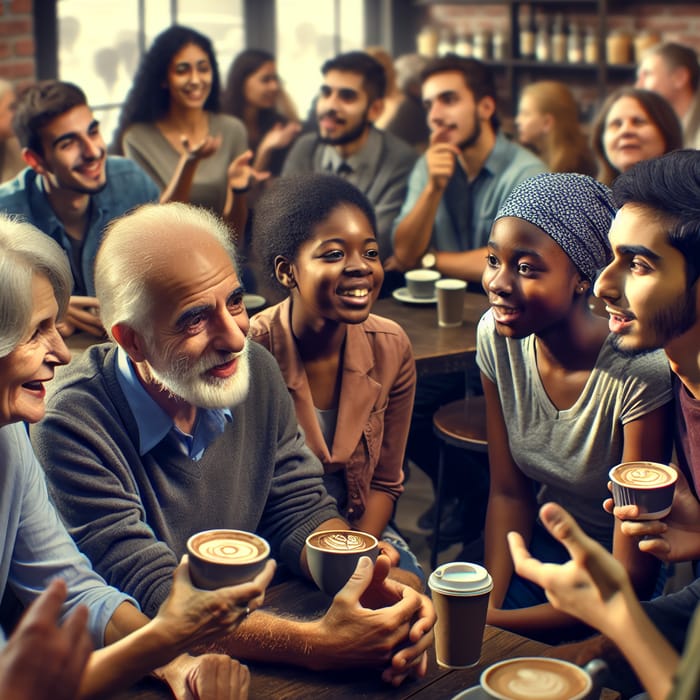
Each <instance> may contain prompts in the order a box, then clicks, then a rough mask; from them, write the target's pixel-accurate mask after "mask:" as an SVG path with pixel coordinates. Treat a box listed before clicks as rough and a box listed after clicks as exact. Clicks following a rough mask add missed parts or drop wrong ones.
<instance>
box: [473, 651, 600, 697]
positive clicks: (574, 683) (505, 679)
mask: <svg viewBox="0 0 700 700" xmlns="http://www.w3.org/2000/svg"><path fill="white" fill-rule="evenodd" d="M479 683H480V684H481V688H482V689H483V690H484V692H485V693H486V694H487V695H488V696H489V697H490V698H494V700H533V698H537V700H583V698H587V697H589V694H590V693H591V690H592V688H593V680H592V679H591V677H590V676H589V675H588V673H586V671H585V670H584V669H582V668H581V667H580V666H577V665H576V664H572V663H570V662H568V661H562V660H560V659H549V658H547V657H543V656H542V657H540V656H524V657H520V658H516V659H507V660H505V661H500V662H499V663H497V664H493V666H489V667H488V668H487V669H486V670H485V671H484V672H483V673H482V674H481V678H480V679H479Z"/></svg>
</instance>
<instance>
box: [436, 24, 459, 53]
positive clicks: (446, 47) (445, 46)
mask: <svg viewBox="0 0 700 700" xmlns="http://www.w3.org/2000/svg"><path fill="white" fill-rule="evenodd" d="M454 50H455V45H454V43H453V41H452V34H451V33H450V30H449V29H447V28H446V27H443V28H442V29H441V30H440V40H439V41H438V45H437V53H438V56H446V55H447V54H448V53H453V52H454Z"/></svg>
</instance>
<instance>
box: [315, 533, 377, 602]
mask: <svg viewBox="0 0 700 700" xmlns="http://www.w3.org/2000/svg"><path fill="white" fill-rule="evenodd" d="M378 553H379V542H378V541H377V538H376V537H374V536H373V535H370V534H369V533H367V532H359V531H357V530H323V531H321V532H314V533H312V534H310V535H309V536H308V537H307V538H306V560H307V562H308V564H309V571H311V578H313V580H314V583H315V584H316V585H317V586H318V587H319V588H320V589H321V590H322V591H323V592H324V593H325V594H326V595H330V596H334V595H335V594H336V593H337V592H338V591H339V590H340V589H341V588H342V587H343V586H344V585H345V584H346V583H347V582H348V579H349V578H350V577H351V576H352V575H353V573H354V571H355V567H356V566H357V562H358V561H359V560H360V557H362V556H365V557H369V558H370V559H371V560H372V561H375V560H376V559H377V554H378Z"/></svg>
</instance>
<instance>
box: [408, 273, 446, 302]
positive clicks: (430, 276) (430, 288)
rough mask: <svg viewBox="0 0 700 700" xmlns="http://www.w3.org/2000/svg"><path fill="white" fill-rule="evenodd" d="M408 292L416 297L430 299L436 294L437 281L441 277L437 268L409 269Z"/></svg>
mask: <svg viewBox="0 0 700 700" xmlns="http://www.w3.org/2000/svg"><path fill="white" fill-rule="evenodd" d="M404 279H405V280H406V287H407V288H408V293H409V294H410V295H411V296H412V297H413V298H414V299H430V298H431V297H434V296H435V282H437V280H439V279H440V273H439V272H438V271H437V270H409V271H408V272H407V273H406V274H405V275H404Z"/></svg>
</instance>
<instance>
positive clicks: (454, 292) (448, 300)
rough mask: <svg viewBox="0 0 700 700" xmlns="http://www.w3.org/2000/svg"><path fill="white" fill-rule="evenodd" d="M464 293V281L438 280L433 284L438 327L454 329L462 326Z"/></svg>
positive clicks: (465, 285)
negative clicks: (435, 295)
mask: <svg viewBox="0 0 700 700" xmlns="http://www.w3.org/2000/svg"><path fill="white" fill-rule="evenodd" d="M466 291H467V283H466V282H465V281H464V280H455V279H439V280H438V281H437V282H435V292H436V294H437V313H438V326H441V327H442V328H455V327H456V326H461V325H462V313H463V310H464V293H465V292H466Z"/></svg>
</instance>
